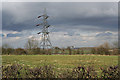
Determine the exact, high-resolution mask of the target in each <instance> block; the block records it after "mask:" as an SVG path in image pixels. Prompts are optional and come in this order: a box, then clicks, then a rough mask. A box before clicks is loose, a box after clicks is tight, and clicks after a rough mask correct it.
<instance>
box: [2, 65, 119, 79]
mask: <svg viewBox="0 0 120 80" xmlns="http://www.w3.org/2000/svg"><path fill="white" fill-rule="evenodd" d="M100 69H101V71H102V72H101V75H100V76H98V74H97V73H96V71H95V70H94V67H92V66H89V67H83V66H78V67H75V68H73V69H72V70H68V69H67V70H64V72H62V73H57V71H55V69H54V67H53V66H51V65H45V66H42V67H36V68H30V67H27V66H22V65H18V64H13V65H9V66H2V77H3V78H47V79H48V78H80V79H86V78H89V79H90V78H103V79H108V78H109V79H110V78H112V79H117V78H119V74H118V73H119V72H120V70H119V69H118V66H109V67H108V68H100Z"/></svg>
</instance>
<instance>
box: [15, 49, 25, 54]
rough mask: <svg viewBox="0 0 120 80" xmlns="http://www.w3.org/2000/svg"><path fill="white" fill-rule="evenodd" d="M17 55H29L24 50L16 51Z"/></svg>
mask: <svg viewBox="0 0 120 80" xmlns="http://www.w3.org/2000/svg"><path fill="white" fill-rule="evenodd" d="M15 54H18V55H22V54H27V52H26V51H25V50H24V49H22V48H17V49H15Z"/></svg>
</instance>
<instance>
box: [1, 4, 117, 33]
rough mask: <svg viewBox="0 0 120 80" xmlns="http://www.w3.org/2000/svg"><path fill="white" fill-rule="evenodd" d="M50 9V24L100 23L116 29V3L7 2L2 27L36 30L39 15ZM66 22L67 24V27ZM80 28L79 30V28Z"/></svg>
mask: <svg viewBox="0 0 120 80" xmlns="http://www.w3.org/2000/svg"><path fill="white" fill-rule="evenodd" d="M45 7H46V8H47V12H48V14H49V15H50V16H51V18H50V19H49V20H48V21H49V23H50V24H51V25H55V26H56V27H58V26H59V25H62V27H61V28H68V27H67V26H69V28H70V29H73V28H77V27H75V26H76V25H77V26H80V25H92V26H98V27H99V28H100V29H111V30H113V29H114V30H116V29H117V3H83V2H81V3H54V2H53V3H42V2H40V3H14V2H13V3H4V4H3V29H5V30H18V31H21V30H25V29H33V28H34V27H33V26H35V25H36V24H37V23H39V21H38V20H37V16H38V15H40V14H42V13H43V8H45ZM66 25H67V26H66ZM78 29H80V28H79V27H78Z"/></svg>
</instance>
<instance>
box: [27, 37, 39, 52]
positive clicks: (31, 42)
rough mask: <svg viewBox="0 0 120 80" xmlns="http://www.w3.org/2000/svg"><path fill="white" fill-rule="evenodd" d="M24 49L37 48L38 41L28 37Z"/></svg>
mask: <svg viewBox="0 0 120 80" xmlns="http://www.w3.org/2000/svg"><path fill="white" fill-rule="evenodd" d="M25 48H26V49H29V50H31V49H35V48H38V41H37V40H35V39H34V37H32V38H30V39H28V41H27V43H26V44H25Z"/></svg>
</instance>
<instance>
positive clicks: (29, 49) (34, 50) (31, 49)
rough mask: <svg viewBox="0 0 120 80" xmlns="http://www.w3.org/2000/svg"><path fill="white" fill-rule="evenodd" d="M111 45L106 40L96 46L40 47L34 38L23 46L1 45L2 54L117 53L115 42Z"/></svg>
mask: <svg viewBox="0 0 120 80" xmlns="http://www.w3.org/2000/svg"><path fill="white" fill-rule="evenodd" d="M112 46H113V47H111V45H110V44H109V43H107V42H105V43H104V44H102V45H100V46H97V47H82V48H74V47H73V46H71V47H67V48H59V47H53V48H52V49H44V50H43V49H41V48H39V43H38V41H37V40H35V39H34V38H31V39H28V41H27V42H26V44H25V47H24V48H16V49H15V48H12V47H11V46H10V45H8V44H4V45H3V46H2V47H1V51H2V54H3V55H43V54H46V55H51V54H69V55H75V54H100V55H119V48H118V45H117V42H115V43H114V44H113V45H112Z"/></svg>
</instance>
